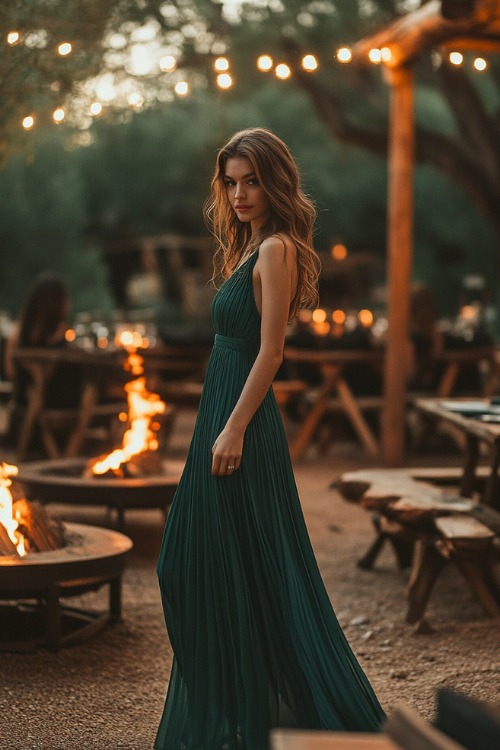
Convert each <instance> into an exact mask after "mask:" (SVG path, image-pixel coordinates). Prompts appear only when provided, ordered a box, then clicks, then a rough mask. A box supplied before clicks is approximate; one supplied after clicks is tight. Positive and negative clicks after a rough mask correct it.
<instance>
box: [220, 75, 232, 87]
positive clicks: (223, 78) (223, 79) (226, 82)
mask: <svg viewBox="0 0 500 750" xmlns="http://www.w3.org/2000/svg"><path fill="white" fill-rule="evenodd" d="M232 85H233V79H232V78H231V76H230V75H229V73H220V75H218V76H217V86H218V87H219V88H220V89H230V88H231V86H232Z"/></svg>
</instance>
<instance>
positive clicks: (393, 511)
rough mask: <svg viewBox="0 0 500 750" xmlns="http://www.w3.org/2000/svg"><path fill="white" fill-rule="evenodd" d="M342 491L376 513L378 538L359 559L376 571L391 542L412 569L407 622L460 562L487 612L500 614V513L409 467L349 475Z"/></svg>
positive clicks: (401, 563) (402, 562)
mask: <svg viewBox="0 0 500 750" xmlns="http://www.w3.org/2000/svg"><path fill="white" fill-rule="evenodd" d="M337 486H338V489H339V490H340V492H341V493H342V495H343V496H344V497H345V498H346V499H347V500H352V501H357V502H360V503H361V505H362V506H363V507H364V508H365V509H366V510H370V511H372V512H374V515H373V523H374V526H375V530H376V538H375V541H374V542H373V544H372V545H371V546H370V548H369V549H368V551H367V552H366V553H365V555H363V557H362V558H361V559H360V560H359V562H358V564H359V565H360V567H362V568H365V569H369V568H371V567H373V565H374V563H375V561H376V559H377V556H378V555H379V553H380V551H381V549H382V547H383V546H384V544H385V542H386V541H388V542H389V543H390V544H391V545H392V547H393V549H394V552H395V554H396V558H397V561H398V563H399V566H400V567H401V568H404V567H407V566H409V565H411V575H410V581H409V584H408V591H407V594H408V609H407V613H406V621H407V622H410V623H414V622H417V621H418V620H420V619H421V618H422V617H423V615H424V612H425V609H426V606H427V603H428V600H429V597H430V594H431V592H432V588H433V586H434V584H435V582H436V581H437V579H438V577H439V574H440V573H441V570H442V569H443V568H444V566H445V565H446V563H448V562H451V563H453V564H455V565H456V566H457V567H458V569H459V570H460V572H461V573H462V575H463V576H464V578H465V580H466V581H467V583H468V584H469V585H470V587H471V589H472V591H473V592H474V594H475V595H476V596H477V598H478V600H479V601H480V603H481V605H482V606H483V609H484V610H485V612H486V614H487V615H488V616H490V617H499V616H500V586H499V584H498V581H497V579H496V576H495V570H494V563H495V557H496V550H495V543H496V542H498V538H499V537H500V513H498V512H497V511H495V510H494V509H492V508H490V507H488V506H485V505H482V504H480V503H476V502H474V501H473V500H471V499H470V498H464V497H457V496H447V495H446V494H445V493H444V491H443V490H442V488H440V487H436V486H435V485H433V484H430V483H429V482H425V481H422V480H418V479H415V478H414V477H413V476H412V475H411V470H408V469H392V470H380V469H379V470H377V469H374V470H367V471H355V472H349V473H346V474H343V475H342V477H341V479H340V481H339V483H338V485H337Z"/></svg>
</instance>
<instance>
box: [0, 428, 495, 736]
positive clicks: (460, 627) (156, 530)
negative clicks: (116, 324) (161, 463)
mask: <svg viewBox="0 0 500 750" xmlns="http://www.w3.org/2000/svg"><path fill="white" fill-rule="evenodd" d="M185 429H186V434H185V435H182V434H181V438H182V437H184V438H186V436H187V434H188V433H189V430H190V425H186V426H185ZM176 445H177V441H176ZM184 447H185V446H183V443H182V439H181V440H180V442H179V446H178V450H181V451H182V450H183V449H184ZM366 465H367V462H366V461H364V460H363V458H362V457H360V455H359V453H358V452H357V451H353V450H351V451H350V452H349V451H344V452H343V453H336V454H335V455H329V456H328V457H324V458H322V459H318V458H315V457H314V456H313V457H310V458H309V459H308V461H306V462H305V463H303V464H301V465H299V466H298V467H297V470H296V476H297V483H298V486H299V491H300V494H301V499H302V504H303V508H304V513H305V516H306V521H307V524H308V528H309V531H310V534H311V539H312V542H313V545H314V548H315V551H316V554H317V558H318V562H319V565H320V568H321V571H322V574H323V577H324V580H325V583H326V586H327V588H328V591H329V593H330V597H331V600H332V602H333V605H334V607H335V610H336V612H337V616H338V618H339V620H340V622H341V624H342V625H343V627H344V628H345V631H346V634H347V637H348V639H349V641H350V643H351V645H352V647H353V649H354V651H355V652H356V654H357V656H358V658H359V661H360V663H361V665H362V666H363V668H364V669H365V671H366V673H367V675H368V677H369V679H370V680H371V682H372V684H373V687H374V689H375V691H376V692H377V694H378V696H379V698H380V701H381V703H382V705H383V706H384V708H385V710H386V712H388V713H390V711H391V710H392V708H393V707H394V706H395V705H397V704H400V703H405V704H407V705H410V706H412V707H413V708H415V709H416V710H417V711H418V712H419V713H420V714H421V715H422V716H423V717H425V718H426V719H432V716H433V710H434V697H435V691H436V689H437V688H440V687H444V686H446V687H448V688H452V689H456V690H459V691H462V692H464V693H466V694H468V695H470V696H471V697H474V698H477V699H481V700H485V701H488V702H490V703H499V702H500V680H499V676H500V656H499V654H500V650H499V646H500V637H499V629H498V622H494V621H492V620H488V619H487V618H486V617H485V616H484V614H483V612H482V610H481V608H480V607H479V605H478V604H477V603H476V602H475V601H474V600H473V599H472V597H471V595H470V593H469V590H468V588H467V587H466V585H465V584H464V583H463V581H462V579H461V578H460V576H459V575H458V574H457V573H456V572H455V571H454V570H453V569H451V568H450V569H446V570H445V571H444V573H443V574H442V576H441V578H440V580H439V581H438V583H437V585H436V588H435V590H434V592H433V595H432V598H431V602H430V605H429V607H428V612H427V619H428V620H429V622H430V623H431V625H432V627H433V630H434V632H432V633H430V634H428V635H416V634H415V633H414V629H413V628H412V627H411V626H409V625H406V624H405V623H404V612H405V598H404V589H405V584H406V582H407V577H408V576H407V573H400V572H399V571H398V570H397V568H396V566H395V562H394V559H393V557H392V554H391V552H390V550H384V552H383V554H382V556H381V557H380V558H379V560H378V563H377V567H376V570H374V571H362V570H360V569H359V568H358V567H357V566H356V560H357V559H358V558H359V556H360V555H361V554H362V553H363V552H364V551H365V550H366V548H367V547H368V545H369V544H370V542H371V540H372V538H373V532H372V529H371V524H370V519H369V516H368V514H367V513H365V512H364V511H363V510H362V509H360V508H359V507H357V506H355V505H352V504H349V503H346V502H344V501H343V500H342V499H341V498H340V497H339V495H338V493H337V492H336V491H335V490H332V489H331V488H330V484H331V482H332V480H334V479H335V478H336V477H337V476H338V475H339V474H340V473H342V472H343V471H346V470H351V469H354V468H358V467H359V468H361V467H362V466H366ZM53 511H57V512H58V514H59V515H61V516H63V517H65V518H66V519H67V520H74V521H79V522H88V523H94V524H103V525H106V523H107V519H106V516H105V514H104V513H102V512H101V511H99V510H96V509H91V508H89V509H85V508H79V509H78V510H72V509H68V507H64V508H63V507H56V506H53ZM162 530H163V518H162V516H161V514H160V513H158V512H157V511H148V512H142V513H139V512H130V513H129V514H128V516H127V533H128V534H129V535H130V536H131V538H132V539H133V541H134V550H133V553H132V555H131V557H130V559H129V563H128V567H127V570H126V572H125V575H124V581H123V588H124V591H123V621H122V622H120V623H118V624H116V625H113V626H109V627H107V628H106V629H105V630H103V631H101V632H100V633H98V634H97V635H95V636H94V637H93V638H91V639H90V640H87V641H86V642H84V643H82V644H81V645H77V646H72V647H67V648H64V649H62V650H61V651H59V652H58V653H49V652H47V651H45V650H43V649H40V650H39V651H37V652H36V653H2V654H1V656H0V679H1V685H0V686H1V690H0V748H1V749H2V750H3V749H4V748H5V750H121V749H123V750H151V748H152V745H153V739H154V735H155V731H156V727H157V724H158V721H159V718H160V714H161V711H162V708H163V701H164V697H165V692H166V686H167V680H168V675H169V669H170V664H171V651H170V647H169V644H168V640H167V637H166V632H165V628H164V622H163V615H162V610H161V605H160V597H159V593H158V589H157V583H156V575H155V565H156V558H157V554H158V550H159V546H160V542H161V535H162ZM71 603H72V604H73V603H74V604H75V606H82V605H83V606H85V607H86V608H89V609H102V608H104V607H105V604H106V592H105V591H104V590H103V591H101V592H97V593H94V594H86V595H85V596H84V597H81V598H80V599H75V600H73V601H72V602H71Z"/></svg>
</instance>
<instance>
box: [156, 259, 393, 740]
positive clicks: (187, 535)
mask: <svg viewBox="0 0 500 750" xmlns="http://www.w3.org/2000/svg"><path fill="white" fill-rule="evenodd" d="M256 259H257V253H255V254H254V255H252V256H250V258H248V259H247V261H246V262H245V263H244V264H243V265H242V266H241V268H240V269H239V270H237V271H236V272H235V273H233V275H232V276H231V277H230V278H229V279H228V280H227V281H226V282H225V283H224V284H223V285H222V287H221V288H220V290H219V292H218V293H217V295H216V297H215V299H214V303H213V307H212V318H213V323H214V327H215V331H216V336H215V343H214V347H213V350H212V354H211V357H210V361H209V365H208V369H207V374H206V379H205V385H204V389H203V395H202V398H201V402H200V408H199V412H198V417H197V420H196V426H195V429H194V434H193V438H192V442H191V446H190V449H189V454H188V457H187V460H186V466H185V469H184V472H183V475H182V478H181V480H180V483H179V487H178V489H177V493H176V495H175V498H174V501H173V503H172V507H171V510H170V513H169V516H168V519H167V524H166V527H165V534H164V538H163V543H162V548H161V552H160V558H159V562H158V576H159V582H160V588H161V593H162V601H163V608H164V612H165V619H166V624H167V629H168V634H169V637H170V642H171V644H172V649H173V652H174V660H173V666H172V673H171V676H170V682H169V686H168V693H167V699H166V703H165V709H164V712H163V716H162V719H161V723H160V727H159V730H158V734H157V737H156V742H155V748H156V750H233V749H236V748H238V750H266V749H267V748H268V734H269V730H270V729H271V728H273V727H295V728H300V729H325V730H326V729H329V730H343V731H346V730H347V731H357V732H362V731H377V730H378V729H379V728H380V725H381V722H382V721H383V719H384V718H385V716H384V713H383V711H382V709H381V707H380V705H379V703H378V701H377V698H376V697H375V694H374V692H373V690H372V688H371V686H370V684H369V682H368V680H367V678H366V676H365V675H364V673H363V671H362V669H361V667H360V666H359V664H358V662H357V661H356V658H355V656H354V654H353V652H352V651H351V649H350V647H349V644H348V642H347V640H346V638H345V636H344V634H343V632H342V629H341V627H340V625H339V624H338V622H337V619H336V617H335V614H334V612H333V609H332V606H331V604H330V600H329V598H328V594H327V592H326V589H325V587H324V584H323V581H322V579H321V575H320V572H319V570H318V566H317V563H316V559H315V557H314V553H313V550H312V547H311V543H310V540H309V536H308V533H307V530H306V525H305V522H304V517H303V515H302V510H301V506H300V502H299V498H298V494H297V488H296V485H295V480H294V476H293V471H292V466H291V462H290V455H289V452H288V446H287V442H286V437H285V433H284V430H283V424H282V421H281V417H280V413H279V410H278V407H277V405H276V401H275V398H274V395H273V392H272V389H271V388H270V389H269V391H268V393H267V395H266V396H265V398H264V400H263V402H262V404H261V405H260V406H259V408H258V409H257V411H256V413H255V415H254V417H253V419H252V420H251V422H250V424H249V425H248V428H247V431H246V433H245V441H244V446H243V457H242V461H241V466H240V469H239V470H238V471H235V472H234V473H233V474H232V475H231V476H223V477H217V476H212V474H211V465H212V453H211V448H212V445H213V444H214V442H215V439H216V438H217V436H218V435H219V434H220V432H221V431H222V429H223V428H224V426H225V424H226V422H227V419H228V417H229V415H230V414H231V412H232V410H233V408H234V406H235V404H236V402H237V400H238V398H239V396H240V393H241V390H242V388H243V386H244V384H245V381H246V378H247V376H248V373H249V371H250V369H251V367H252V364H253V362H254V360H255V356H256V354H257V351H258V348H259V339H260V316H259V313H258V311H257V308H256V306H255V301H254V295H253V288H252V270H253V267H254V265H255V262H256Z"/></svg>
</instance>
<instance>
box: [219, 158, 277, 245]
mask: <svg viewBox="0 0 500 750" xmlns="http://www.w3.org/2000/svg"><path fill="white" fill-rule="evenodd" d="M223 179H224V185H225V186H226V194H227V198H228V200H229V203H230V204H231V206H232V208H233V209H234V211H235V213H236V215H237V217H238V219H239V220H240V221H242V222H250V224H251V227H252V232H254V231H255V230H256V229H259V228H260V227H262V226H263V225H264V224H265V223H266V222H267V221H268V219H269V217H270V216H271V203H270V202H269V198H268V197H267V195H266V194H265V192H264V190H263V189H262V187H261V186H260V184H259V181H258V179H257V175H256V174H255V171H254V168H253V166H252V162H251V161H250V159H247V158H246V157H243V156H242V157H234V158H231V159H228V160H227V161H226V166H225V170H224V175H223Z"/></svg>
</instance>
